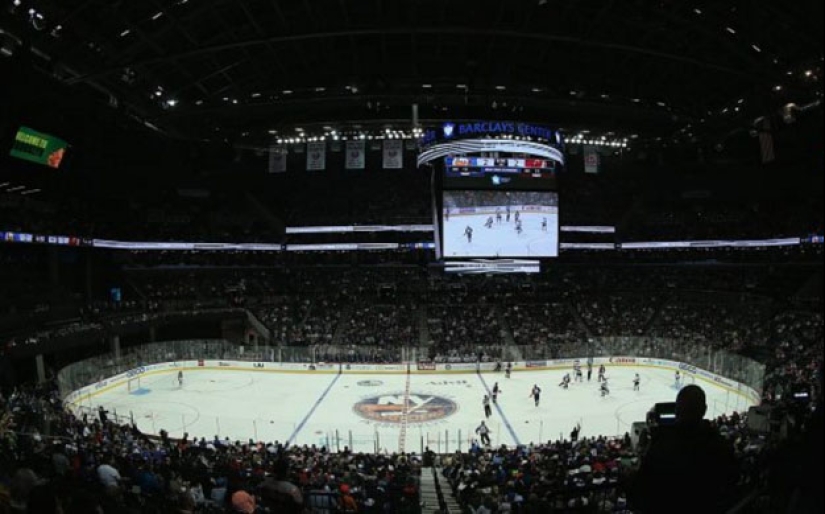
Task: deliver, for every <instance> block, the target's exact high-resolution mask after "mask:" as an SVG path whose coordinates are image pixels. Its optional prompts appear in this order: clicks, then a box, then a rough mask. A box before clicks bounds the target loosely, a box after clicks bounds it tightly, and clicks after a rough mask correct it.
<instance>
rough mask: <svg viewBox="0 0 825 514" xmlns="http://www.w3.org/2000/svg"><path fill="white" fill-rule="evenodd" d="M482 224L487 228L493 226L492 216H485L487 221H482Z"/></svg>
mask: <svg viewBox="0 0 825 514" xmlns="http://www.w3.org/2000/svg"><path fill="white" fill-rule="evenodd" d="M484 226H485V227H487V228H493V217H492V216H490V217H489V218H487V221H486V222H485V223H484Z"/></svg>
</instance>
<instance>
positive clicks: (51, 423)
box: [0, 386, 422, 514]
mask: <svg viewBox="0 0 825 514" xmlns="http://www.w3.org/2000/svg"><path fill="white" fill-rule="evenodd" d="M0 412H2V413H3V415H4V418H3V420H2V424H1V425H0V512H4V513H5V512H9V513H27V514H35V513H49V514H52V513H57V512H60V513H63V514H97V513H101V514H110V513H115V512H117V513H130V514H131V513H136V514H137V513H139V514H150V513H151V514H168V513H183V514H194V513H203V514H205V513H214V514H218V513H234V514H238V513H243V514H252V513H253V512H255V513H259V514H262V513H266V512H270V513H273V514H274V513H285V514H289V513H300V512H304V509H305V508H307V509H309V508H311V509H314V510H313V512H339V511H342V512H366V513H382V514H383V513H388V512H393V513H396V512H397V513H404V514H415V513H418V512H420V509H419V500H418V498H419V491H418V488H419V485H418V482H419V480H418V476H419V474H420V468H421V463H422V459H421V457H420V456H416V455H415V454H406V455H380V454H375V455H368V454H354V453H352V452H350V451H349V450H347V449H344V451H342V452H340V453H332V452H330V451H329V450H328V449H327V448H323V447H320V448H319V447H315V446H312V447H308V446H303V447H297V446H290V445H288V444H282V443H279V442H269V443H265V442H260V441H253V440H249V441H229V440H227V439H219V438H218V437H215V438H213V439H209V440H207V439H190V438H188V437H186V436H185V437H184V438H182V439H180V440H172V439H169V438H168V437H167V436H166V434H165V433H163V432H162V433H161V436H160V437H148V436H146V435H145V434H142V433H141V432H140V431H139V430H138V429H137V427H136V426H134V425H118V424H116V423H114V422H112V421H111V419H110V418H109V417H108V415H107V413H106V412H105V411H102V412H101V413H99V415H98V416H91V415H84V416H82V417H75V416H74V415H73V414H69V413H68V412H67V411H64V410H63V408H62V404H61V401H60V399H59V395H58V394H57V392H56V391H55V390H53V389H51V388H50V387H48V386H42V387H39V388H36V389H33V388H20V389H16V390H15V391H14V392H13V393H11V394H10V395H9V396H8V397H7V398H5V397H0ZM339 509H340V510H339Z"/></svg>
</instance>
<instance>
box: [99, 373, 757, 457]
mask: <svg viewBox="0 0 825 514" xmlns="http://www.w3.org/2000/svg"><path fill="white" fill-rule="evenodd" d="M568 372H570V370H550V371H522V372H514V373H513V374H512V378H511V379H509V380H508V379H505V378H504V374H502V373H482V374H481V375H478V374H474V373H440V374H432V375H423V374H413V375H409V376H408V375H405V374H346V373H345V374H341V375H337V374H321V373H318V374H301V373H291V374H290V373H279V372H274V371H273V372H250V371H237V370H188V371H186V372H185V377H184V385H183V387H179V386H178V383H177V377H176V372H169V373H162V374H159V375H153V376H144V377H142V378H141V390H139V391H138V392H137V393H135V392H133V393H131V394H130V393H129V392H128V391H127V388H126V386H125V385H124V386H122V387H117V388H115V389H113V390H110V391H107V392H105V393H103V394H100V395H98V396H94V397H92V398H91V399H90V400H86V401H85V402H84V403H83V406H84V407H87V408H88V407H91V408H93V409H96V408H97V406H98V405H103V406H104V407H105V408H106V409H107V410H109V411H110V412H112V413H114V412H116V413H117V414H118V416H127V417H133V418H134V420H135V422H136V423H137V425H138V427H139V428H140V429H141V430H142V431H144V432H147V433H158V432H159V431H160V430H161V429H165V430H166V431H168V432H169V434H170V435H171V436H173V437H175V436H181V435H182V434H183V433H184V432H187V433H189V435H190V436H194V437H206V438H208V439H212V438H213V437H215V436H216V435H218V436H219V437H220V438H221V439H223V438H225V437H229V438H230V439H231V440H233V441H234V440H241V441H247V440H249V439H254V440H259V441H266V442H274V441H279V442H286V441H289V442H291V443H293V444H301V445H303V444H310V445H311V444H315V445H318V446H327V445H328V446H330V447H331V448H332V449H333V450H338V449H341V450H343V449H344V447H345V446H350V445H352V446H350V447H351V448H353V449H354V450H356V451H362V452H373V451H376V450H379V451H390V452H393V451H398V450H399V449H400V448H401V446H402V440H401V435H402V433H405V434H406V438H405V439H404V441H403V447H404V449H405V450H406V451H408V452H420V451H421V450H422V447H424V446H429V447H430V448H432V449H434V450H436V451H440V452H452V451H455V450H457V449H464V450H466V449H467V447H468V445H469V443H470V441H471V439H473V438H474V430H475V428H476V427H477V426H478V425H479V423H480V422H481V421H482V420H483V419H484V409H483V407H482V398H483V396H484V395H485V394H487V393H488V391H489V390H490V389H492V388H493V385H494V384H495V383H496V382H498V384H499V387H500V388H501V390H502V393H501V395H500V396H499V401H498V408H496V407H495V406H494V408H493V416H492V417H491V418H490V419H489V420H488V421H487V424H488V426H489V427H490V428H491V430H492V434H491V439H492V443H493V444H494V445H500V444H506V445H514V444H516V443H522V444H527V443H531V442H535V443H539V442H543V441H544V442H546V441H548V440H557V439H559V438H568V437H569V434H570V431H571V429H572V428H573V427H574V426H575V425H576V423H581V427H582V429H581V435H582V436H583V437H590V436H596V435H611V436H612V435H621V434H624V433H625V432H628V431H630V426H631V424H632V423H633V422H635V421H644V419H645V416H646V413H647V411H649V410H650V408H651V407H652V406H653V405H654V404H655V403H658V402H670V401H674V400H675V398H676V394H677V391H678V389H677V388H676V386H675V384H674V375H673V372H672V371H668V370H664V369H657V368H649V367H632V366H628V367H611V368H608V371H607V377H608V380H609V384H610V391H611V394H610V395H609V396H607V397H605V398H602V397H601V395H600V393H599V384H598V382H597V380H596V375H597V374H596V372H595V370H594V373H593V378H592V381H591V382H587V379H586V373H585V380H584V382H583V383H577V382H575V381H574V382H572V383H571V385H570V388H569V389H568V390H563V389H562V388H560V387H559V386H558V384H559V383H560V382H561V378H562V376H563V375H564V374H565V373H568ZM637 372H638V373H639V375H640V377H641V391H638V392H637V391H633V376H634V374H635V373H637ZM571 376H572V373H571ZM408 380H409V395H407V394H406V391H407V381H408ZM533 384H538V385H539V387H541V388H542V397H541V403H540V405H539V406H538V407H536V406H535V405H534V402H533V400H532V398H530V391H531V389H532V387H533ZM699 385H700V386H701V387H702V388H703V389H704V390H705V392H706V394H707V398H708V417H709V418H711V417H716V416H718V415H721V414H723V413H730V412H733V411H740V412H742V411H745V410H747V408H748V407H749V404H748V403H747V401H746V400H745V398H744V397H742V396H740V395H738V394H736V393H733V392H729V391H727V390H726V389H723V388H721V387H717V386H715V385H713V384H711V383H709V382H700V383H699ZM405 419H406V430H405V431H402V426H405Z"/></svg>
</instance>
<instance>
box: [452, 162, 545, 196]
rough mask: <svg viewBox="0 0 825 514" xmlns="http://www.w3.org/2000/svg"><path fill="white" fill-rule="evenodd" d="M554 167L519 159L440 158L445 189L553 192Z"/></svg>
mask: <svg viewBox="0 0 825 514" xmlns="http://www.w3.org/2000/svg"><path fill="white" fill-rule="evenodd" d="M557 166H558V163H557V162H555V161H552V160H549V159H536V158H522V157H506V158H500V157H471V156H450V157H445V158H444V173H443V177H444V187H445V188H447V189H513V190H521V191H524V190H554V189H555V182H556V180H555V179H556V172H557V170H558V168H557Z"/></svg>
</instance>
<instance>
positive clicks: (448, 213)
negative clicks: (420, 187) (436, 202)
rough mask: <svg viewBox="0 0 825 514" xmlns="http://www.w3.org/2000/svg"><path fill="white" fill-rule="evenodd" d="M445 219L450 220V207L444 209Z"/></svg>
mask: <svg viewBox="0 0 825 514" xmlns="http://www.w3.org/2000/svg"><path fill="white" fill-rule="evenodd" d="M444 221H450V209H444Z"/></svg>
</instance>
